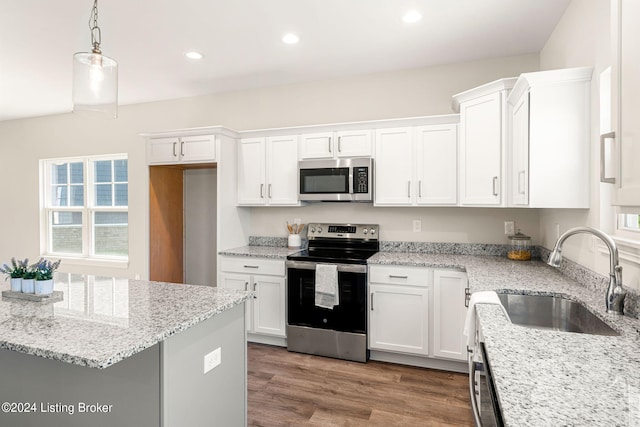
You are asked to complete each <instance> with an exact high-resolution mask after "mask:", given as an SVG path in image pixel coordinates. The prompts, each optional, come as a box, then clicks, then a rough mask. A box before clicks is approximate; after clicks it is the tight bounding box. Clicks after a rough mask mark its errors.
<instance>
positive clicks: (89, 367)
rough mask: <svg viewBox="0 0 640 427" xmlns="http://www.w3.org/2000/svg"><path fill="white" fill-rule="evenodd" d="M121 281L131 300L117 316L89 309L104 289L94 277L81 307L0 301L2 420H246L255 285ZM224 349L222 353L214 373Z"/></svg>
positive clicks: (16, 425) (70, 424)
mask: <svg viewBox="0 0 640 427" xmlns="http://www.w3.org/2000/svg"><path fill="white" fill-rule="evenodd" d="M116 282H117V281H115V282H113V287H114V289H116V290H117V291H121V292H120V295H121V296H120V297H119V301H118V302H113V301H112V303H113V304H114V307H115V304H120V303H123V302H124V303H125V304H124V306H125V307H128V310H124V311H123V310H120V311H118V309H114V310H112V312H116V313H120V315H119V316H120V317H121V318H120V319H115V318H114V319H115V320H114V319H111V321H105V318H104V316H96V315H95V313H88V312H87V307H92V306H94V305H93V304H86V302H87V299H89V300H91V299H92V298H94V297H95V295H96V294H98V295H99V294H100V292H99V291H98V292H94V291H95V289H92V286H93V284H94V281H93V280H86V282H85V290H87V292H86V294H85V297H86V298H85V300H84V302H85V303H84V304H83V306H84V307H85V308H84V309H82V313H80V314H78V313H75V314H74V313H73V310H70V308H69V304H66V305H65V304H64V303H61V305H60V306H58V307H56V304H60V303H56V304H51V305H49V307H50V308H44V307H42V306H34V305H32V304H31V303H30V302H22V301H21V302H18V303H16V302H8V301H2V302H0V384H1V386H0V404H2V409H1V411H0V426H12V427H21V426H25V427H26V426H29V427H32V426H51V427H55V426H60V427H63V426H64V427H74V426H78V427H79V426H82V427H85V426H91V427H102V426H105V427H106V426H109V427H119V426H122V427H124V426H127V427H128V426H136V427H141V426H149V427H151V426H153V427H158V426H163V427H174V426H185V425H188V426H218V425H219V426H243V425H246V336H245V319H244V313H245V311H244V303H245V301H246V299H247V298H249V297H250V296H251V294H250V293H245V292H238V291H229V292H227V291H226V290H218V289H216V288H211V287H205V286H189V285H174V284H166V283H153V282H144V281H139V280H138V281H133V280H131V281H127V280H125V281H124V284H123V283H121V284H120V285H119V284H118V283H116ZM122 286H125V289H124V290H125V292H122V291H123V289H122ZM62 287H63V288H64V285H62ZM63 291H68V289H63ZM66 297H67V298H68V297H71V300H73V297H74V296H73V295H66ZM66 301H69V299H67V300H66ZM92 302H95V301H92ZM15 304H19V305H15ZM114 307H112V308H114ZM72 308H73V307H72ZM97 311H101V312H104V310H97ZM43 313H44V314H43ZM116 317H118V316H116ZM122 318H124V319H126V321H123V320H122ZM96 319H99V320H100V321H96ZM65 342H66V343H67V346H66V347H67V348H65ZM78 343H80V345H78ZM101 343H102V344H101ZM217 349H219V357H218V359H219V362H220V363H219V365H217V366H215V367H213V368H212V369H211V370H209V371H208V372H206V373H205V372H204V371H205V362H204V359H205V355H209V354H210V353H211V352H213V351H215V350H217ZM96 355H99V356H96ZM214 364H215V363H214Z"/></svg>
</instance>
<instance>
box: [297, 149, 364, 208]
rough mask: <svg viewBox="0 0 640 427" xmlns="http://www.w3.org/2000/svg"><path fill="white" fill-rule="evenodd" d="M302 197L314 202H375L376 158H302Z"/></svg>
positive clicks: (300, 176) (300, 166) (300, 179)
mask: <svg viewBox="0 0 640 427" xmlns="http://www.w3.org/2000/svg"><path fill="white" fill-rule="evenodd" d="M298 179H299V181H300V187H299V188H300V192H299V198H300V200H302V201H310V202H372V201H373V159H371V158H366V157H347V158H343V159H325V160H300V161H299V162H298Z"/></svg>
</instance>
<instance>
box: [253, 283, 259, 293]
mask: <svg viewBox="0 0 640 427" xmlns="http://www.w3.org/2000/svg"><path fill="white" fill-rule="evenodd" d="M256 286H258V283H257V282H253V292H255V291H256Z"/></svg>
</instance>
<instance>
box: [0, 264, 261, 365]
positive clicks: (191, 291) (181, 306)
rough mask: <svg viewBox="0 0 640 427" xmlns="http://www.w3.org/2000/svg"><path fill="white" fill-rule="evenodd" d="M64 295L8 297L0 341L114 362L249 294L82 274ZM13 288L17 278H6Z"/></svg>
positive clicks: (76, 360)
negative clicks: (47, 299) (44, 299)
mask: <svg viewBox="0 0 640 427" xmlns="http://www.w3.org/2000/svg"><path fill="white" fill-rule="evenodd" d="M72 277H75V278H74V280H73V281H72V282H71V283H63V282H56V290H60V291H63V292H64V300H63V301H61V302H56V303H48V304H45V303H36V302H30V301H20V300H15V299H5V298H3V299H2V300H1V301H0V348H3V349H8V350H13V351H17V352H21V353H25V354H32V355H36V356H40V357H44V358H47V359H53V360H59V361H62V362H67V363H72V364H76V365H81V366H87V367H91V368H99V369H103V368H107V367H109V366H111V365H113V364H114V363H117V362H119V361H121V360H123V359H126V358H127V357H130V356H132V355H134V354H136V353H138V352H140V351H142V350H144V349H146V348H149V347H151V346H153V345H155V344H157V343H159V342H161V341H163V340H165V339H167V338H168V337H170V336H172V335H174V334H177V333H179V332H181V331H184V330H186V329H188V328H190V327H192V326H194V325H196V324H198V323H199V322H202V321H204V320H206V319H209V318H211V317H213V316H215V315H216V314H219V313H222V312H224V311H226V310H229V309H231V308H232V307H234V306H236V305H238V304H241V303H242V302H244V301H245V300H247V299H249V298H250V297H251V296H252V295H253V294H252V293H251V292H243V291H236V290H230V289H218V288H215V287H209V286H193V285H180V284H173V283H161V282H148V281H143V280H128V279H113V278H104V277H97V276H96V277H94V276H80V279H78V278H77V276H76V275H74V276H72ZM0 289H1V290H8V289H9V284H8V283H2V284H0Z"/></svg>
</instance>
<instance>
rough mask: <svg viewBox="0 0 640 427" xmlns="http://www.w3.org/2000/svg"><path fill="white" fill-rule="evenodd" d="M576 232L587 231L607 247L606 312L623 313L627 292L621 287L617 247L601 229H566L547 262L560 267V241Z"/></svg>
mask: <svg viewBox="0 0 640 427" xmlns="http://www.w3.org/2000/svg"><path fill="white" fill-rule="evenodd" d="M578 233H589V234H593V235H594V236H597V237H599V238H600V239H602V241H603V242H605V243H606V244H607V247H608V248H609V287H608V288H607V298H606V301H605V303H606V306H607V313H612V314H623V311H624V297H625V296H626V295H627V292H626V291H625V290H624V289H623V288H622V266H621V265H620V264H619V263H618V247H617V246H616V242H614V241H613V239H612V238H611V237H609V236H608V235H607V234H605V233H603V232H602V231H600V230H598V229H596V228H591V227H576V228H572V229H570V230H567V231H566V232H565V233H564V234H562V236H560V237H559V238H558V241H557V242H556V245H555V247H554V248H553V252H551V255H549V261H548V262H547V264H549V265H550V266H552V267H556V268H557V267H560V261H562V243H564V241H565V240H566V239H567V237H569V236H573V235H574V234H578Z"/></svg>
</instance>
